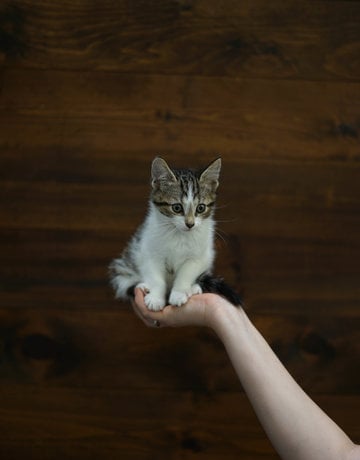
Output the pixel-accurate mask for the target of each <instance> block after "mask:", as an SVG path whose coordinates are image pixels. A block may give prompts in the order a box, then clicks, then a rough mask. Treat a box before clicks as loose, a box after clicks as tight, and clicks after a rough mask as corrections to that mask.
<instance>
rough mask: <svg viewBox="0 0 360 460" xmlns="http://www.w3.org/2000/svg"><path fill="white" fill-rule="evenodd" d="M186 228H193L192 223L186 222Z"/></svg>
mask: <svg viewBox="0 0 360 460" xmlns="http://www.w3.org/2000/svg"><path fill="white" fill-rule="evenodd" d="M186 226H187V228H193V226H194V222H186Z"/></svg>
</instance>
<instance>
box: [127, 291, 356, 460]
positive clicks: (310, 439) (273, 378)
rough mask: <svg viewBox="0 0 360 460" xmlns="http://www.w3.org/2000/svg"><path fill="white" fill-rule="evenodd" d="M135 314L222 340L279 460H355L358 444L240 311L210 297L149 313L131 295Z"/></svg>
mask: <svg viewBox="0 0 360 460" xmlns="http://www.w3.org/2000/svg"><path fill="white" fill-rule="evenodd" d="M133 307H134V311H135V313H136V314H137V315H138V316H139V317H140V319H141V320H142V321H143V322H144V323H145V324H146V325H147V326H149V327H179V326H203V327H209V328H211V329H213V331H214V332H215V333H216V334H217V336H218V337H219V339H220V340H221V341H222V342H223V344H224V346H225V348H226V351H227V353H228V355H229V358H230V360H231V362H232V364H233V366H234V369H235V371H236V373H237V375H238V377H239V380H240V381H241V383H242V386H243V388H244V390H245V392H246V394H247V396H248V398H249V400H250V403H251V404H252V406H253V408H254V410H255V412H256V414H257V417H258V418H259V421H260V423H261V424H262V426H263V428H264V429H265V431H266V433H267V435H268V437H269V439H270V441H271V442H272V444H273V446H274V448H275V450H276V451H277V452H278V454H279V455H280V457H281V458H282V459H283V460H325V459H326V460H360V446H359V445H356V444H354V443H353V442H352V441H351V440H350V439H349V437H348V436H347V435H346V434H345V433H344V432H343V431H342V430H341V429H340V427H339V426H338V425H336V423H335V422H334V421H333V420H332V419H330V418H329V417H328V416H327V415H326V414H325V413H324V412H323V411H322V410H321V409H320V407H319V406H317V405H316V404H315V402H314V401H312V399H310V398H309V396H308V395H307V394H306V393H305V392H304V391H303V390H302V389H301V388H300V386H299V385H298V384H297V383H296V382H295V380H294V379H293V378H292V377H291V375H290V374H289V373H288V372H287V370H286V369H285V367H284V366H283V365H282V364H281V362H280V361H279V359H278V358H277V356H276V355H275V353H274V352H273V351H272V349H271V348H270V346H269V345H268V344H267V342H266V341H265V339H264V338H263V337H262V335H261V334H260V333H259V331H258V330H257V329H256V328H255V326H254V325H253V324H252V323H251V321H250V320H249V318H248V317H247V315H246V313H245V312H244V310H243V309H242V308H235V307H234V306H233V305H231V304H230V303H229V302H228V301H227V300H225V299H223V298H222V297H220V296H218V295H215V294H200V295H194V296H192V297H191V298H190V299H189V300H188V302H187V303H186V304H185V305H183V306H182V307H174V306H170V305H169V306H167V307H165V308H164V310H162V311H160V312H152V311H149V310H148V309H147V308H146V306H145V303H144V294H143V292H142V291H141V290H140V289H136V291H135V302H134V303H133Z"/></svg>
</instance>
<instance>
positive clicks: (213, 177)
mask: <svg viewBox="0 0 360 460" xmlns="http://www.w3.org/2000/svg"><path fill="white" fill-rule="evenodd" d="M220 169H221V158H218V159H217V160H215V161H213V162H212V163H210V165H209V166H208V167H207V168H206V169H205V170H204V171H203V172H202V173H201V175H200V182H207V183H208V184H211V186H212V187H214V189H215V190H216V189H217V187H218V185H219V176H220Z"/></svg>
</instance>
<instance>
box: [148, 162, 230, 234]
mask: <svg viewBox="0 0 360 460" xmlns="http://www.w3.org/2000/svg"><path fill="white" fill-rule="evenodd" d="M220 169H221V159H220V158H218V159H217V160H215V161H213V162H212V163H211V164H210V165H209V166H208V167H207V168H205V169H204V170H201V171H192V170H190V169H170V168H169V166H168V164H167V163H166V161H165V160H163V159H162V158H159V157H157V158H155V159H154V161H153V162H152V167H151V176H152V194H151V200H152V202H153V203H154V205H155V206H156V208H157V209H158V210H159V212H161V213H162V214H163V215H164V216H166V217H168V218H169V219H171V223H173V225H174V226H175V227H176V228H178V229H179V230H183V231H189V230H192V229H193V228H196V227H198V226H199V225H201V223H202V222H203V220H204V219H207V218H209V217H211V216H212V214H213V210H214V205H215V199H216V189H217V187H218V185H219V175H220Z"/></svg>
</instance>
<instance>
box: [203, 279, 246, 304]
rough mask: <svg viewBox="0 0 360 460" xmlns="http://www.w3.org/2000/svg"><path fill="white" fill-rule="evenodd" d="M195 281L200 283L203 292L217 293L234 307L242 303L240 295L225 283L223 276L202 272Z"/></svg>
mask: <svg viewBox="0 0 360 460" xmlns="http://www.w3.org/2000/svg"><path fill="white" fill-rule="evenodd" d="M197 282H198V283H199V284H200V286H201V289H202V290H203V292H212V293H213V294H219V295H221V296H222V297H225V298H226V299H227V300H228V301H229V302H230V303H232V304H233V305H235V306H236V307H240V306H241V305H242V304H243V299H242V297H241V296H240V295H239V294H238V293H237V292H236V291H235V290H234V289H233V288H232V287H231V286H229V285H228V284H227V283H225V281H224V279H223V278H219V277H216V276H213V275H209V274H204V275H201V276H200V278H199V279H198V281H197Z"/></svg>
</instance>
